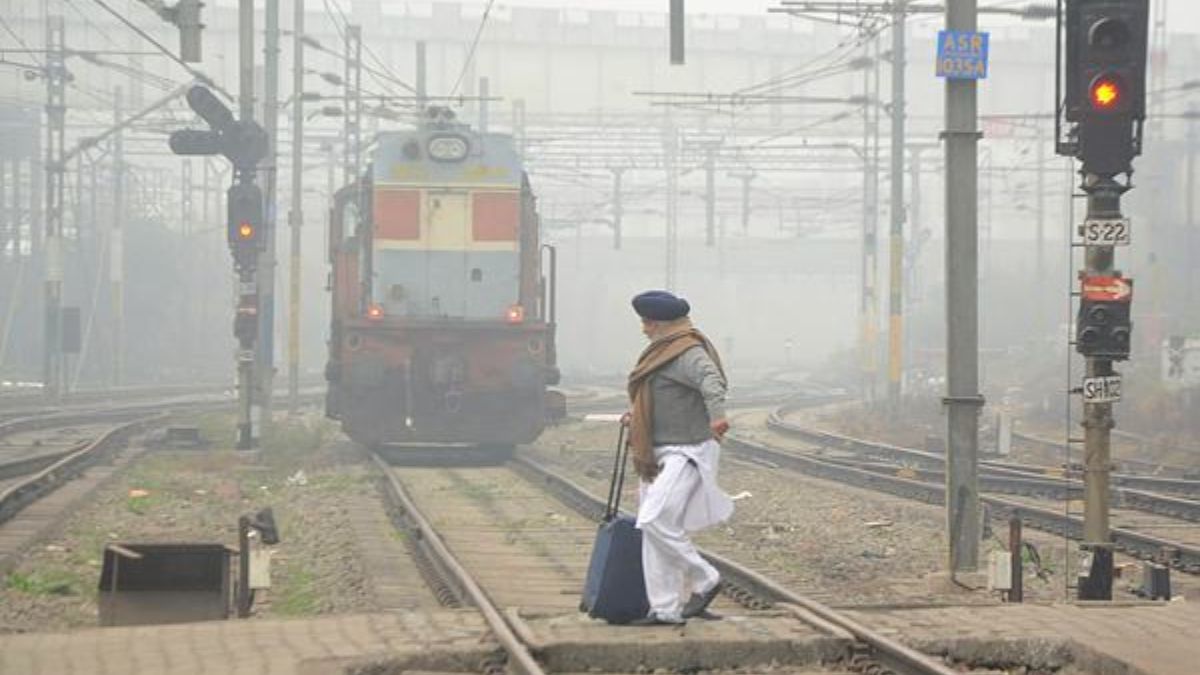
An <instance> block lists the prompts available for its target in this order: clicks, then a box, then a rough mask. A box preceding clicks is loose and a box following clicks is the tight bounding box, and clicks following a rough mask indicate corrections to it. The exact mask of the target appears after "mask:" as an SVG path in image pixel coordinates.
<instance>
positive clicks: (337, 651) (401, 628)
mask: <svg viewBox="0 0 1200 675" xmlns="http://www.w3.org/2000/svg"><path fill="white" fill-rule="evenodd" d="M496 649H497V646H496V645H495V644H494V643H493V642H492V639H491V637H490V634H489V632H488V631H487V629H486V626H485V625H484V622H483V619H482V618H481V617H480V616H479V614H478V613H477V612H474V611H469V610H468V611H440V612H432V613H429V612H426V613H404V614H401V613H395V614H359V615H344V616H336V617H321V618H315V619H304V620H301V619H294V620H268V621H258V620H250V621H208V622H203V623H189V624H174V625H167V626H136V627H128V628H91V629H87V630H80V631H73V632H70V633H35V634H26V635H3V636H0V673H3V674H4V675H85V674H87V675H110V674H111V675H118V674H126V673H155V674H156V675H193V674H198V673H214V674H216V673H222V674H224V673H230V674H234V673H237V674H241V673H245V674H246V675H252V674H253V675H317V674H318V673H344V672H353V671H355V670H357V669H358V668H356V666H358V665H360V664H361V665H362V666H364V670H366V669H367V668H365V666H367V665H368V664H372V663H378V662H385V663H387V664H388V666H389V667H391V666H395V667H396V668H397V671H396V672H399V671H400V670H401V669H404V670H428V671H451V672H478V671H479V664H480V663H482V662H483V661H484V660H485V659H487V658H488V657H489V656H490V655H491V654H493V653H494V652H495V650H496Z"/></svg>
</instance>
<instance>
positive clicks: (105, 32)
mask: <svg viewBox="0 0 1200 675" xmlns="http://www.w3.org/2000/svg"><path fill="white" fill-rule="evenodd" d="M64 2H66V4H67V5H68V6H70V8H71V9H72V10H73V11H74V12H75V13H76V14H78V15H79V18H81V19H83V23H84V25H86V26H88V27H90V28H91V29H92V30H95V31H96V32H97V33H99V34H100V36H101V37H103V38H104V39H105V40H107V41H108V43H109V44H111V45H117V41H116V39H115V38H113V36H112V35H111V34H110V33H109V32H108V30H106V29H105V28H104V27H103V26H101V25H100V24H98V23H96V22H94V21H92V19H91V17H89V16H88V15H86V14H84V13H83V10H81V9H79V6H78V5H76V4H75V0H64Z"/></svg>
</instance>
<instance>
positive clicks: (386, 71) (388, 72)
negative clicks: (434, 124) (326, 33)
mask: <svg viewBox="0 0 1200 675" xmlns="http://www.w3.org/2000/svg"><path fill="white" fill-rule="evenodd" d="M323 3H324V5H325V14H326V16H328V17H329V20H330V22H331V23H333V29H334V30H335V31H336V32H337V34H338V37H339V38H341V39H342V41H343V42H344V41H345V40H346V35H345V33H344V31H343V28H342V26H339V25H338V17H340V18H341V21H342V24H343V25H344V26H349V25H350V17H348V16H346V10H344V9H342V6H341V5H340V4H338V3H337V2H336V1H335V2H333V3H330V0H323ZM331 4H332V6H333V9H336V10H337V14H338V16H337V17H335V16H334V15H333V11H332V10H331V9H330V5H331ZM362 48H363V51H364V52H366V53H367V56H369V57H371V60H372V61H374V62H375V64H376V65H377V66H379V68H380V70H382V71H383V72H382V73H380V72H378V71H376V70H375V69H373V68H368V67H367V66H366V65H365V64H360V65H362V69H363V70H364V71H366V72H367V74H368V75H370V76H371V77H373V78H375V81H376V82H379V83H380V84H381V85H383V86H385V87H386V86H387V85H386V84H384V80H386V81H388V82H391V83H392V84H395V85H397V86H399V87H403V88H404V89H407V90H408V91H410V92H412V93H414V94H415V93H417V88H416V87H414V86H412V85H411V84H409V83H407V82H405V81H404V80H402V79H400V77H399V76H398V75H396V73H394V72H393V71H392V69H391V68H390V67H389V66H388V65H387V62H385V61H384V60H383V59H381V58H379V56H378V55H377V54H376V53H375V50H374V49H371V45H370V44H369V43H368V42H367V41H366V40H363V41H362Z"/></svg>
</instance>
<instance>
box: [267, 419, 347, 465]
mask: <svg viewBox="0 0 1200 675" xmlns="http://www.w3.org/2000/svg"><path fill="white" fill-rule="evenodd" d="M332 436H333V426H332V425H331V424H330V423H329V421H328V420H326V419H324V418H318V419H311V418H310V419H307V420H305V419H284V420H279V421H277V422H275V423H274V424H273V425H272V426H271V431H270V434H268V435H267V436H266V437H265V438H263V439H262V441H261V443H262V459H263V462H264V463H266V464H270V465H279V464H287V465H291V464H292V463H294V462H295V461H296V460H297V459H298V458H300V457H302V456H305V455H311V454H313V453H314V452H316V451H317V450H320V449H321V448H322V447H324V445H325V444H326V443H327V442H328V441H329V439H330V438H331V437H332Z"/></svg>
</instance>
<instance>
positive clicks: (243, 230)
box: [238, 223, 254, 239]
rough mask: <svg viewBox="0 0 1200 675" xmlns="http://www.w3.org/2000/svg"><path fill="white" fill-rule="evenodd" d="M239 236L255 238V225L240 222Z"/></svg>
mask: <svg viewBox="0 0 1200 675" xmlns="http://www.w3.org/2000/svg"><path fill="white" fill-rule="evenodd" d="M238 237H241V238H242V239H253V238H254V225H253V224H251V223H240V224H238Z"/></svg>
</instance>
